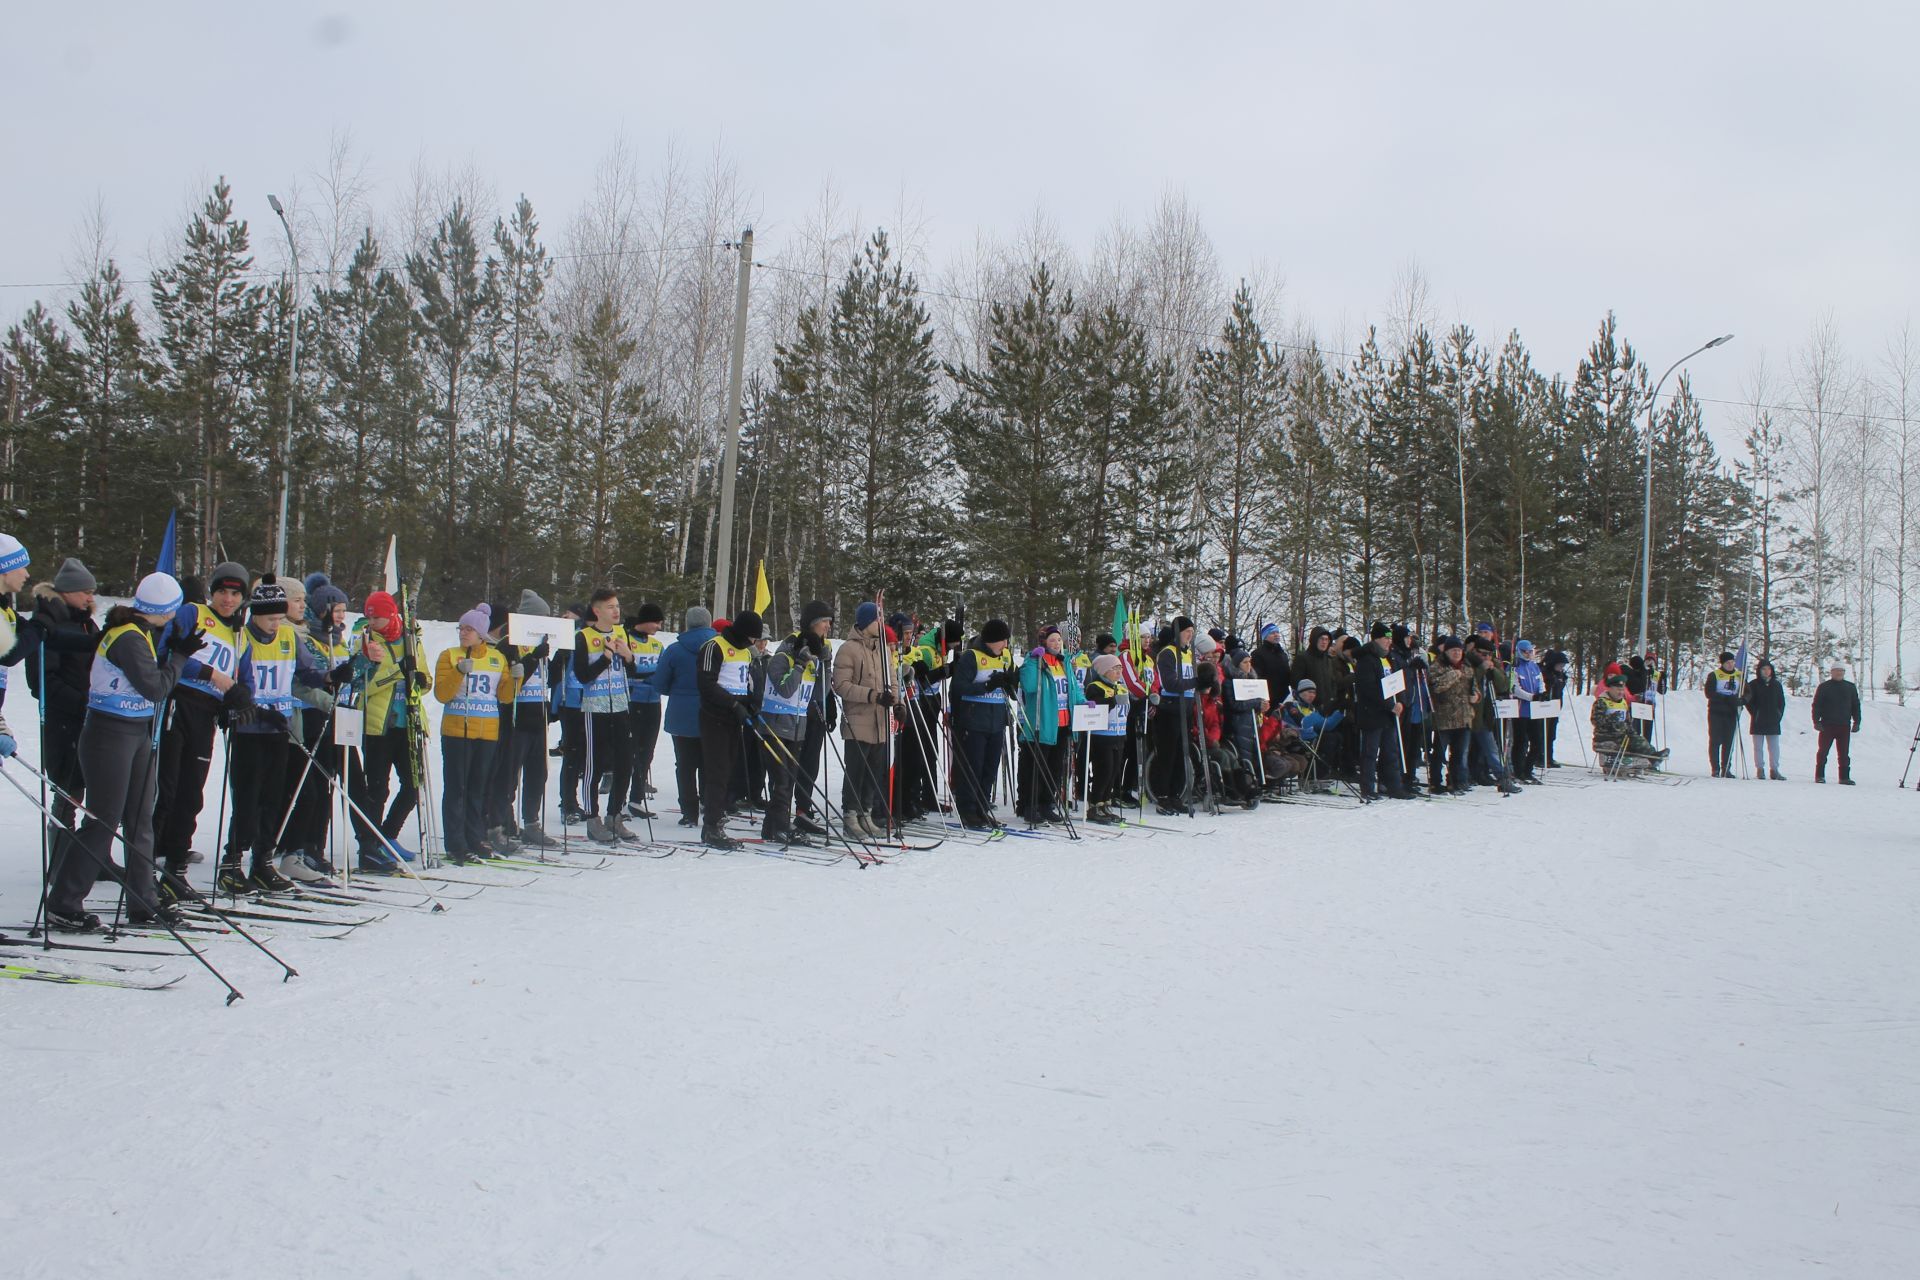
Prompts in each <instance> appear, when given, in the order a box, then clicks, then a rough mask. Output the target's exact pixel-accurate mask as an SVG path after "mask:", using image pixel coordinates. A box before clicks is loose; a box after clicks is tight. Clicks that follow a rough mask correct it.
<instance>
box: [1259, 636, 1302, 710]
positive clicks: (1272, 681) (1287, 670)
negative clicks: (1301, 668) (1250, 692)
mask: <svg viewBox="0 0 1920 1280" xmlns="http://www.w3.org/2000/svg"><path fill="white" fill-rule="evenodd" d="M1253 673H1254V674H1255V675H1257V676H1259V677H1260V678H1261V679H1262V680H1265V681H1266V682H1267V701H1268V702H1269V703H1270V704H1271V705H1273V706H1276V707H1277V706H1279V705H1280V704H1281V703H1283V702H1285V701H1286V700H1287V695H1288V694H1290V693H1292V692H1293V664H1292V663H1291V662H1290V661H1288V659H1287V651H1286V650H1285V649H1284V648H1282V647H1281V645H1280V624H1279V623H1277V622H1268V623H1265V624H1263V625H1262V626H1261V628H1260V643H1259V644H1257V645H1255V646H1254V649H1253Z"/></svg>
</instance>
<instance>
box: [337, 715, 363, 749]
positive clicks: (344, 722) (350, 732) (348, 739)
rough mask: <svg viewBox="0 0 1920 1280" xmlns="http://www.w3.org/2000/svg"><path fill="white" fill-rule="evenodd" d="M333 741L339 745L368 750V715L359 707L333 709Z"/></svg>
mask: <svg viewBox="0 0 1920 1280" xmlns="http://www.w3.org/2000/svg"><path fill="white" fill-rule="evenodd" d="M333 742H334V745H335V746H339V747H358V748H360V749H361V750H363V751H364V750H366V742H367V715H366V712H364V711H362V710H361V709H360V708H359V707H335V708H334V709H333Z"/></svg>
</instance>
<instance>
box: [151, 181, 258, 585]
mask: <svg viewBox="0 0 1920 1280" xmlns="http://www.w3.org/2000/svg"><path fill="white" fill-rule="evenodd" d="M252 271H253V257H252V255H251V253H250V252H249V242H248V235H247V224H246V222H245V221H244V220H242V221H236V220H235V219H234V216H233V193H232V188H231V187H229V186H228V185H227V181H226V179H225V178H222V179H220V180H219V181H218V182H216V183H215V184H214V186H213V191H212V193H211V194H210V195H208V197H207V199H206V201H205V202H204V203H203V204H202V205H201V207H200V210H199V212H197V213H195V214H194V215H193V217H192V218H190V219H189V220H188V222H187V228H186V233H185V236H184V243H183V246H182V249H181V252H180V255H179V256H178V257H177V258H176V259H175V260H174V261H173V262H171V263H170V264H168V265H167V266H165V267H163V268H161V270H160V271H159V272H158V273H157V274H156V275H155V277H154V281H153V309H154V313H155V314H156V315H157V316H158V318H159V321H160V332H159V335H158V340H159V345H160V349H161V350H162V351H163V352H164V353H165V356H166V367H165V369H164V371H163V373H162V375H161V378H160V385H159V416H160V420H161V423H162V424H163V427H164V429H165V430H166V432H167V435H168V437H169V440H170V442H171V444H172V447H173V448H174V449H176V450H177V451H179V452H180V453H181V454H182V455H190V456H193V457H195V458H197V460H198V469H199V475H198V477H197V478H196V486H197V487H196V493H195V506H194V511H193V521H192V523H193V527H194V529H195V531H196V535H195V537H194V538H193V540H192V541H189V540H188V539H187V538H186V537H185V536H184V532H183V535H182V537H181V541H180V545H181V546H182V548H183V549H186V550H191V551H193V552H195V553H196V554H194V555H191V556H189V555H186V554H182V556H181V563H182V565H183V566H186V565H194V566H196V567H197V568H199V569H200V570H202V571H204V570H206V569H207V568H208V567H210V566H211V565H212V564H214V563H215V562H216V561H218V560H219V559H221V558H222V556H223V555H224V554H227V553H228V551H227V549H228V547H229V538H228V534H229V530H228V529H227V528H226V527H225V526H226V524H227V523H230V522H228V521H225V520H224V517H225V515H226V514H227V512H226V509H227V506H228V503H229V501H230V495H233V496H234V498H237V500H238V502H239V504H240V505H241V507H242V509H243V510H245V508H246V507H247V506H248V505H251V506H252V507H253V508H255V510H256V523H255V524H254V527H253V528H251V529H246V528H244V527H242V528H241V529H240V532H241V534H242V537H241V538H240V539H238V540H235V541H233V542H232V544H231V545H232V546H233V547H234V548H235V552H234V553H235V554H237V553H238V552H239V551H241V550H245V549H246V548H247V547H248V546H250V545H251V546H255V547H259V546H264V545H265V543H266V536H267V534H266V529H265V528H264V526H263V525H262V524H261V523H259V522H258V516H259V515H263V514H264V512H265V510H266V504H265V499H264V498H263V497H260V496H259V495H261V494H263V493H264V492H265V491H266V490H267V489H269V488H270V487H271V486H270V485H266V484H263V483H259V482H261V481H264V480H265V479H266V473H267V471H268V467H267V465H266V460H267V456H270V455H267V454H266V450H265V448H264V446H265V444H266V439H267V436H268V434H269V431H268V428H269V422H270V414H271V407H270V406H269V405H268V404H266V403H265V397H264V394H263V386H264V385H265V384H268V383H270V381H271V377H272V375H271V373H270V372H268V371H267V370H266V369H265V368H264V367H263V366H264V365H266V363H267V360H266V357H267V355H269V354H270V350H271V347H270V342H269V340H268V337H267V335H266V332H265V327H266V314H267V303H266V294H265V290H263V289H262V288H261V287H260V286H259V285H258V284H255V283H253V282H252V281H251V280H250V279H249V277H250V276H251V274H252ZM249 495H251V502H250V503H249Z"/></svg>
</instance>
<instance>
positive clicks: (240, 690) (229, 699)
mask: <svg viewBox="0 0 1920 1280" xmlns="http://www.w3.org/2000/svg"><path fill="white" fill-rule="evenodd" d="M220 701H221V704H222V705H223V706H224V707H225V708H226V709H227V710H228V711H238V710H239V709H240V708H242V707H250V706H252V705H253V689H252V688H251V687H250V686H248V685H244V684H241V683H240V682H239V681H238V680H236V681H234V682H233V683H232V684H230V685H228V686H227V691H226V692H225V693H224V694H222V695H221V697H220Z"/></svg>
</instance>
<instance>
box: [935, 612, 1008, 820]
mask: <svg viewBox="0 0 1920 1280" xmlns="http://www.w3.org/2000/svg"><path fill="white" fill-rule="evenodd" d="M1012 638H1013V630H1012V628H1010V627H1008V626H1007V624H1006V623H1005V622H1004V621H1002V620H1001V619H999V618H990V619H988V620H987V625H986V626H984V627H982V628H980V638H979V639H977V640H975V641H974V642H973V644H972V645H970V646H968V647H967V648H965V649H963V650H961V651H960V656H959V657H957V658H955V659H954V661H953V678H952V682H951V684H950V686H949V689H948V694H949V697H950V698H951V702H952V708H953V728H954V732H955V735H956V737H957V738H958V743H957V745H958V747H959V757H960V760H959V764H960V767H959V769H958V771H957V772H958V777H957V778H956V779H955V789H956V790H957V791H958V793H959V795H958V800H957V807H958V808H959V810H960V821H961V822H962V823H963V824H964V825H965V826H966V828H967V829H968V830H969V831H985V830H990V829H992V828H994V827H998V826H1002V825H1004V824H1003V823H1001V822H1000V820H999V819H997V818H995V817H994V816H993V784H994V779H995V778H997V777H998V776H999V774H1000V755H1001V752H1002V751H1004V750H1005V749H1006V745H1007V717H1008V712H1009V709H1010V705H1011V704H1010V703H1009V701H1008V698H1007V694H1008V691H1009V690H1013V689H1017V688H1019V687H1020V672H1019V671H1018V670H1017V669H1016V668H1015V667H1014V665H1013V658H1012V655H1011V654H1009V653H1008V652H1007V642H1008V641H1009V640H1011V639H1012Z"/></svg>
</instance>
